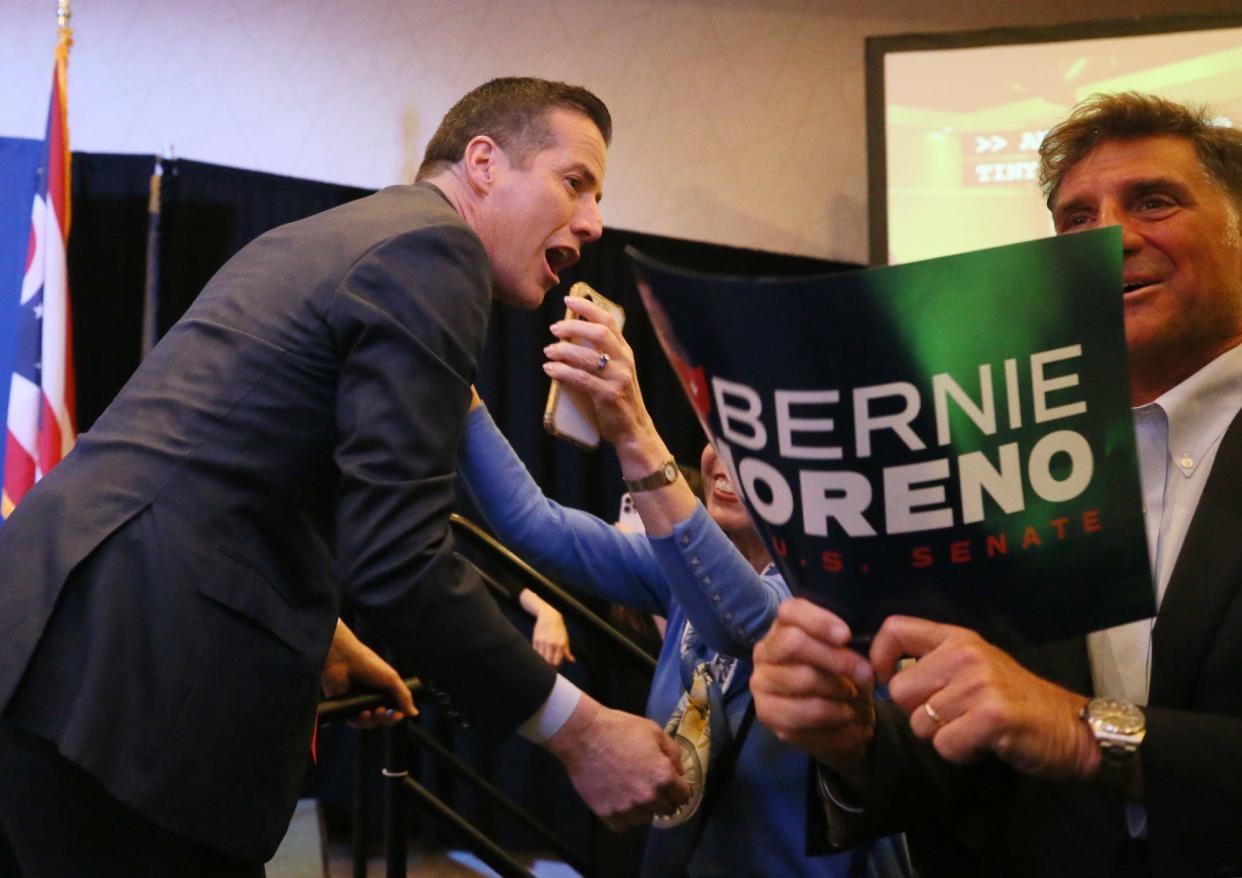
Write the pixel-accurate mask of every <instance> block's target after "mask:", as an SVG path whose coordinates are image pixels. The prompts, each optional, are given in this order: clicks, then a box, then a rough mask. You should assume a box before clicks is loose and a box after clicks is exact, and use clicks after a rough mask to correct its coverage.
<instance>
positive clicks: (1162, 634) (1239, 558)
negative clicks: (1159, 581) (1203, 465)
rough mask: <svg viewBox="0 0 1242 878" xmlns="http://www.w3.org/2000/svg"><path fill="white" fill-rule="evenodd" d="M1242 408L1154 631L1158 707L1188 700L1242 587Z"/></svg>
mask: <svg viewBox="0 0 1242 878" xmlns="http://www.w3.org/2000/svg"><path fill="white" fill-rule="evenodd" d="M1239 473H1242V413H1239V415H1237V416H1236V417H1234V419H1233V423H1231V424H1230V425H1229V429H1228V430H1226V431H1225V436H1224V438H1223V439H1222V440H1221V445H1220V449H1219V450H1218V451H1217V453H1216V460H1215V461H1214V462H1213V464H1212V472H1211V474H1210V475H1209V476H1208V483H1207V485H1205V486H1204V489H1203V496H1202V497H1201V498H1200V500H1199V506H1198V508H1197V509H1196V510H1195V514H1194V517H1193V518H1192V519H1191V522H1190V529H1189V530H1188V531H1187V532H1186V540H1185V542H1184V543H1183V544H1182V551H1181V554H1179V555H1178V558H1177V564H1176V565H1175V566H1174V568H1173V574H1172V576H1171V577H1170V579H1169V587H1168V589H1167V591H1165V594H1164V600H1163V602H1162V603H1161V605H1160V612H1159V614H1158V615H1157V616H1156V625H1155V628H1154V629H1153V631H1152V670H1151V695H1150V698H1149V699H1148V700H1149V701H1150V702H1151V703H1152V704H1158V705H1161V706H1164V707H1176V706H1179V705H1182V704H1184V703H1185V702H1186V700H1187V699H1188V698H1189V696H1190V692H1191V687H1192V685H1193V683H1194V680H1195V677H1196V675H1197V674H1198V673H1199V668H1200V667H1201V666H1202V664H1203V659H1204V656H1205V655H1206V654H1207V651H1208V649H1209V648H1211V646H1212V644H1213V642H1214V641H1215V636H1216V628H1217V626H1218V625H1219V624H1220V621H1221V619H1222V618H1223V617H1224V615H1225V610H1226V608H1227V607H1228V605H1229V603H1230V602H1231V601H1232V600H1233V599H1234V597H1235V596H1236V594H1237V592H1238V587H1239V584H1242V478H1239Z"/></svg>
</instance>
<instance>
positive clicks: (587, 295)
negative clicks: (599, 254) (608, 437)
mask: <svg viewBox="0 0 1242 878" xmlns="http://www.w3.org/2000/svg"><path fill="white" fill-rule="evenodd" d="M568 295H570V296H580V297H582V298H584V299H586V300H587V301H588V302H591V303H593V304H595V305H596V306H598V307H600V308H602V309H603V310H605V311H607V312H608V313H609V315H610V316H611V317H612V319H613V321H614V322H615V323H616V324H617V329H618V330H620V329H621V327H622V326H623V325H624V324H625V309H624V308H622V307H621V306H620V305H618V304H617V303H615V302H613V301H611V300H609V299H608V298H607V297H606V296H604V295H603V294H601V293H599V292H597V291H596V290H594V289H592V288H591V286H590V285H589V284H586V283H583V282H582V281H579V282H578V283H576V284H574V285H573V286H572V287H570V288H569V293H568ZM565 319H566V320H575V319H581V318H579V317H578V315H576V314H574V312H573V311H571V310H569V309H568V308H566V309H565ZM543 428H544V429H545V430H547V431H548V432H549V433H551V434H552V435H553V436H556V437H557V438H559V439H568V440H569V441H570V442H572V443H574V444H575V445H578V446H581V447H582V448H586V449H594V448H598V447H599V440H600V433H599V422H598V420H597V419H596V417H595V406H594V405H593V404H592V403H591V398H590V397H589V396H587V395H586V394H585V393H582V392H581V391H579V390H575V389H574V388H572V387H567V386H565V385H564V384H562V383H561V382H560V381H557V380H556V379H555V378H554V379H552V386H551V387H550V388H548V404H547V406H545V407H544V411H543Z"/></svg>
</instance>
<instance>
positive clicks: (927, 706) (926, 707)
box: [923, 698, 944, 726]
mask: <svg viewBox="0 0 1242 878" xmlns="http://www.w3.org/2000/svg"><path fill="white" fill-rule="evenodd" d="M923 713H925V714H927V718H928V719H929V720H931V721H932V722H933V723H935V724H936V725H938V726H941V725H944V717H942V716H941V715H940V714H938V713H937V712H936V708H934V707H932V703H931V699H930V698H929V699H927V700H926V701H924V702H923Z"/></svg>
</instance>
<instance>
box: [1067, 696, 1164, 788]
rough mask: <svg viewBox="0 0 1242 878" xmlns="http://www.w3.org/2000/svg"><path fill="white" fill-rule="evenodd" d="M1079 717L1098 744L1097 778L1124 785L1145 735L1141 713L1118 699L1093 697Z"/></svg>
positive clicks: (1144, 719)
mask: <svg viewBox="0 0 1242 878" xmlns="http://www.w3.org/2000/svg"><path fill="white" fill-rule="evenodd" d="M1078 715H1079V716H1080V717H1082V718H1083V719H1084V720H1086V722H1087V725H1088V726H1089V727H1090V728H1091V734H1092V735H1094V736H1095V740H1096V743H1098V744H1099V745H1100V779H1101V780H1102V781H1104V782H1105V783H1108V784H1112V785H1114V786H1119V787H1120V786H1124V785H1125V782H1126V779H1127V778H1128V777H1129V774H1130V769H1131V767H1132V766H1133V765H1134V760H1135V758H1136V757H1137V754H1138V749H1139V745H1140V744H1142V743H1143V735H1145V734H1146V733H1147V718H1146V717H1144V716H1143V711H1142V710H1140V709H1139V708H1138V706H1137V705H1134V704H1131V703H1130V702H1128V701H1122V700H1121V699H1120V698H1092V699H1091V700H1090V701H1088V702H1087V703H1086V705H1085V706H1084V707H1083V709H1082V710H1081V711H1080V712H1079V714H1078Z"/></svg>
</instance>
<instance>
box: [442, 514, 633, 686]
mask: <svg viewBox="0 0 1242 878" xmlns="http://www.w3.org/2000/svg"><path fill="white" fill-rule="evenodd" d="M449 521H450V522H451V523H452V525H453V530H454V533H455V535H456V536H458V537H460V538H462V541H463V542H467V543H469V544H470V545H472V546H474V547H475V548H477V549H479V550H480V551H481V552H482V553H483V554H484V555H486V556H487V557H488V558H490V559H492V560H494V561H497V562H499V563H500V565H501V566H502V567H504V568H505V569H506V570H507V571H508V572H510V573H512V574H513V575H515V576H517V577H519V578H520V579H521V581H522V583H523V585H525V586H526V587H527V588H529V589H530V590H531V591H533V592H535V594H537V595H539V596H540V597H541V598H543V599H544V600H546V601H548V603H550V604H552V605H553V606H554V607H556V608H557V609H558V610H561V611H562V612H566V611H568V612H569V613H570V614H571V615H572V616H574V617H575V618H576V619H578V621H579V622H582V623H584V624H585V625H586V626H588V627H589V628H592V629H594V630H595V631H596V632H598V633H599V634H600V635H602V636H603V637H604V638H606V639H607V640H608V641H610V642H611V643H612V644H613V645H614V646H616V647H618V648H619V649H620V650H621V652H622V653H623V654H624V655H627V656H628V657H630V658H631V659H633V660H634V661H635V662H637V663H638V664H639V665H640V666H641V667H643V668H644V669H645V670H648V671H652V672H654V671H655V666H656V657H655V656H653V655H652V654H651V653H649V652H647V650H645V649H643V648H642V647H641V646H639V645H638V644H637V643H635V642H634V641H632V640H630V639H629V638H628V637H626V636H625V635H624V634H622V633H621V632H620V631H618V630H617V629H616V628H615V627H614V626H613V625H611V624H610V623H609V622H608V620H606V619H604V618H603V617H601V616H600V615H599V614H598V613H596V612H594V611H593V610H591V609H590V608H589V607H587V606H586V605H585V604H583V603H582V602H581V601H579V600H578V599H577V598H575V597H574V596H573V595H572V594H570V593H569V592H568V591H566V590H565V589H564V588H563V587H562V586H560V585H557V584H556V583H555V582H553V581H552V580H551V579H548V577H546V576H544V575H543V574H542V573H540V572H539V571H538V570H536V569H535V568H534V567H531V566H530V565H529V564H527V563H526V562H525V561H523V560H522V559H521V558H519V557H518V556H517V555H515V554H514V553H513V552H511V551H510V550H509V549H507V548H506V547H505V546H504V545H503V544H502V543H500V542H498V541H497V540H496V539H495V538H494V537H493V536H491V535H490V534H489V533H487V532H486V531H485V530H483V529H482V528H481V527H479V526H478V525H477V524H475V523H474V522H473V521H471V520H470V519H468V518H466V517H464V516H462V515H458V514H457V513H455V512H454V513H453V514H452V515H450V516H449ZM475 566H476V568H477V566H478V565H475ZM479 573H480V574H481V575H482V576H483V577H484V579H485V580H491V582H489V583H488V584H489V585H492V586H493V587H497V586H499V587H500V588H504V586H502V585H500V584H499V583H497V582H495V580H494V579H492V578H491V577H490V576H489V575H488V573H487V571H485V570H480V571H479ZM513 598H514V599H516V595H513Z"/></svg>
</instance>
